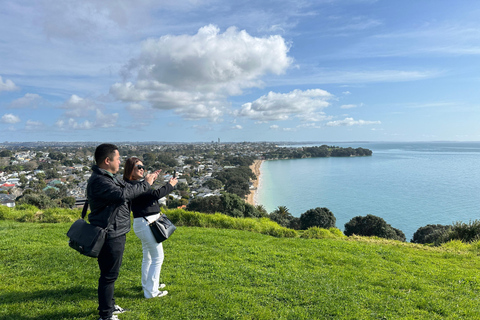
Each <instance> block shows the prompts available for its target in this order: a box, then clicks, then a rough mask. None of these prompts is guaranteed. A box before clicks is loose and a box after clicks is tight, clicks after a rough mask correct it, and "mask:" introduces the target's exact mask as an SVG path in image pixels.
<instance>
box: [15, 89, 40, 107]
mask: <svg viewBox="0 0 480 320" xmlns="http://www.w3.org/2000/svg"><path fill="white" fill-rule="evenodd" d="M41 101H42V97H40V96H39V95H38V94H35V93H27V94H25V95H24V96H23V97H21V98H18V99H17V100H14V101H12V103H10V105H9V108H12V109H19V108H37V107H38V105H39V104H40V103H41Z"/></svg>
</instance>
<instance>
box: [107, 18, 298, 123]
mask: <svg viewBox="0 0 480 320" xmlns="http://www.w3.org/2000/svg"><path fill="white" fill-rule="evenodd" d="M288 51H289V48H288V46H287V44H286V43H285V40H284V39H283V38H282V37H281V36H270V37H264V38H258V37H252V36H251V35H249V34H248V33H247V32H246V31H244V30H242V31H238V30H237V29H236V28H234V27H230V28H228V29H227V30H226V31H225V32H224V33H220V30H219V29H218V28H217V27H216V26H213V25H208V26H205V27H203V28H200V29H199V31H198V32H197V34H195V35H193V36H190V35H180V36H170V35H169V36H163V37H161V38H159V39H149V40H146V41H145V42H144V43H143V45H142V50H141V53H140V55H139V57H138V58H137V59H133V60H132V61H131V62H130V63H129V64H128V65H127V66H126V67H125V73H126V74H135V76H136V80H137V81H136V83H133V82H125V83H116V84H114V85H113V86H112V87H111V88H110V93H112V94H113V95H114V96H115V97H116V98H117V99H119V100H123V101H128V102H137V103H138V102H141V101H147V102H149V103H150V104H151V105H152V106H153V107H154V108H158V109H163V110H168V109H174V110H175V112H177V113H178V114H181V115H182V116H184V117H185V118H186V119H200V118H209V119H213V120H214V121H218V119H219V117H221V116H222V114H223V113H224V112H225V108H226V107H227V106H228V103H227V102H226V98H227V97H228V96H231V95H239V94H242V92H243V90H244V89H246V88H252V87H260V86H262V85H263V83H262V81H261V77H262V76H264V75H266V74H277V75H278V74H282V73H284V72H285V70H286V69H287V68H288V67H289V66H290V64H291V63H292V59H291V58H290V57H288V56H287V53H288Z"/></svg>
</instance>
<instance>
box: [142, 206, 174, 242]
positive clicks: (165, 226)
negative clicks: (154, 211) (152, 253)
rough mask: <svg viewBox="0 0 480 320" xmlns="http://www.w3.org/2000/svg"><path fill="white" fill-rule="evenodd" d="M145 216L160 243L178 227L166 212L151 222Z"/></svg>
mask: <svg viewBox="0 0 480 320" xmlns="http://www.w3.org/2000/svg"><path fill="white" fill-rule="evenodd" d="M143 218H144V219H145V220H147V223H148V226H149V227H150V230H152V233H153V236H154V237H155V240H156V241H157V242H158V243H160V242H163V241H165V240H167V239H168V238H169V237H170V236H171V235H172V233H173V232H174V231H175V230H176V229H177V227H175V225H174V224H173V223H172V222H171V221H170V220H169V219H168V218H167V216H166V215H165V214H164V213H162V214H161V215H160V217H159V218H158V219H157V220H155V221H153V222H149V221H148V219H147V218H145V217H143Z"/></svg>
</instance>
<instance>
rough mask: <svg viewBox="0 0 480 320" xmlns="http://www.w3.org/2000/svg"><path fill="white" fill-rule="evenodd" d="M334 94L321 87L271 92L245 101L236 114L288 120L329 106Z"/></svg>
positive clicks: (271, 119)
mask: <svg viewBox="0 0 480 320" xmlns="http://www.w3.org/2000/svg"><path fill="white" fill-rule="evenodd" d="M332 97H333V96H332V95H331V94H330V93H328V92H327V91H324V90H321V89H311V90H305V91H302V90H298V89H296V90H293V91H291V92H289V93H275V92H269V93H268V94H267V95H265V96H262V97H260V98H258V99H257V100H255V101H254V102H249V103H245V104H244V105H242V108H241V109H240V110H239V111H237V112H236V113H235V114H236V115H238V116H243V117H248V118H251V119H255V120H260V121H273V120H287V119H289V118H290V117H291V116H294V115H295V116H298V117H309V116H312V115H313V114H315V115H316V116H317V117H318V113H317V112H318V110H319V109H323V108H326V107H328V106H329V103H328V102H327V100H329V99H331V98H332Z"/></svg>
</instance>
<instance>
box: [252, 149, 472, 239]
mask: <svg viewBox="0 0 480 320" xmlns="http://www.w3.org/2000/svg"><path fill="white" fill-rule="evenodd" d="M321 144H327V145H336V146H340V147H353V148H356V147H363V148H368V149H370V150H372V151H373V155H372V156H371V157H352V158H314V159H297V160H273V161H264V162H263V164H262V167H261V175H260V184H259V188H258V190H257V192H256V194H255V200H256V203H257V204H261V205H263V206H264V207H265V208H266V209H267V211H268V212H272V211H273V210H275V209H276V208H277V207H278V206H286V207H287V208H288V209H289V211H290V212H291V213H292V215H293V216H296V217H299V216H300V215H301V214H302V213H304V212H305V211H307V210H308V209H311V208H316V207H327V208H328V209H330V210H331V211H332V212H333V214H334V215H335V217H336V219H337V228H339V229H340V230H342V231H343V230H344V225H345V223H346V222H348V221H350V219H352V218H353V217H356V216H365V215H367V214H373V215H375V216H378V217H382V218H383V219H384V220H385V221H386V222H387V223H388V224H390V225H391V226H392V227H394V228H397V229H400V230H402V231H403V232H404V233H405V236H406V237H407V241H410V239H411V238H412V237H413V233H414V232H415V231H416V230H417V229H418V228H419V227H422V226H425V225H427V224H452V223H454V222H456V221H463V222H469V221H473V220H477V219H480V216H479V214H480V142H430V143H423V142H422V143H373V142H369V143H366V142H363V143H362V142H355V143H320V144H317V145H321Z"/></svg>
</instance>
